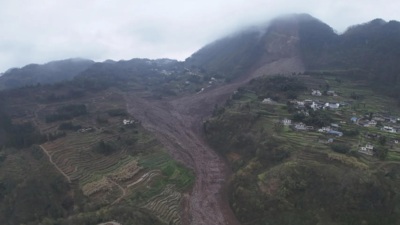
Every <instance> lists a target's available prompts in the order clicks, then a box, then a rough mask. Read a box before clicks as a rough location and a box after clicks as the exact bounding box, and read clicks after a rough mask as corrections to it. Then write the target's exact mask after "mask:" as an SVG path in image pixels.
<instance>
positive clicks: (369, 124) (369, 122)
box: [358, 120, 377, 127]
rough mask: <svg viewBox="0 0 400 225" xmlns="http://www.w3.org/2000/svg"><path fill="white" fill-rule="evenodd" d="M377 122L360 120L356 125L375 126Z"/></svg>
mask: <svg viewBox="0 0 400 225" xmlns="http://www.w3.org/2000/svg"><path fill="white" fill-rule="evenodd" d="M376 124H377V122H376V121H375V120H360V121H358V125H360V126H363V127H375V126H376Z"/></svg>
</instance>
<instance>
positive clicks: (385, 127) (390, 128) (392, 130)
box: [381, 126, 397, 133]
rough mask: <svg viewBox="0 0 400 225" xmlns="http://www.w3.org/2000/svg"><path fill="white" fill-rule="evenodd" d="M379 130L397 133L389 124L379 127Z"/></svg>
mask: <svg viewBox="0 0 400 225" xmlns="http://www.w3.org/2000/svg"><path fill="white" fill-rule="evenodd" d="M381 130H383V131H386V132H389V133H397V131H396V129H394V128H393V127H389V126H384V127H382V128H381Z"/></svg>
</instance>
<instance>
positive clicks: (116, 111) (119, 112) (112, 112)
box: [108, 109, 128, 116]
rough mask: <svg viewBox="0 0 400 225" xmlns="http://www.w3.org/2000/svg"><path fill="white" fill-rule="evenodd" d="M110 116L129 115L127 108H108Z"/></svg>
mask: <svg viewBox="0 0 400 225" xmlns="http://www.w3.org/2000/svg"><path fill="white" fill-rule="evenodd" d="M108 115H109V116H127V115H128V113H127V112H126V110H125V109H110V110H108Z"/></svg>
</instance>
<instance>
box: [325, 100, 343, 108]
mask: <svg viewBox="0 0 400 225" xmlns="http://www.w3.org/2000/svg"><path fill="white" fill-rule="evenodd" d="M339 107H340V104H339V103H337V102H327V103H325V108H329V109H338V108H339Z"/></svg>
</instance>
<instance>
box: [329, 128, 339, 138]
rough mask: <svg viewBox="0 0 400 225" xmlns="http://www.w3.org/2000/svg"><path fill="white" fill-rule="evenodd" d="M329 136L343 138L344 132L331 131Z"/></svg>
mask: <svg viewBox="0 0 400 225" xmlns="http://www.w3.org/2000/svg"><path fill="white" fill-rule="evenodd" d="M328 134H333V135H336V136H339V137H341V136H343V133H342V132H340V131H335V130H330V131H328Z"/></svg>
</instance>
